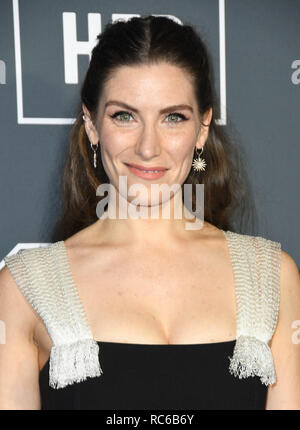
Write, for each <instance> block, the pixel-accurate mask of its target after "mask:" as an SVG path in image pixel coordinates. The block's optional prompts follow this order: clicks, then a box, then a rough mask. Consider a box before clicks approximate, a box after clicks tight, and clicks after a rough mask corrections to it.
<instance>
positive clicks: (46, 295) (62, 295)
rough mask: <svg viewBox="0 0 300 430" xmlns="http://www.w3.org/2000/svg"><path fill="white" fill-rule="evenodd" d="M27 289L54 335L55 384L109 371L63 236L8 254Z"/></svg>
mask: <svg viewBox="0 0 300 430" xmlns="http://www.w3.org/2000/svg"><path fill="white" fill-rule="evenodd" d="M4 261H5V264H6V266H7V267H8V269H9V270H10V272H11V274H12V276H13V278H14V280H15V282H16V284H17V285H18V286H19V288H20V290H21V292H22V293H23V295H24V296H25V297H26V299H27V300H28V301H29V303H30V304H31V305H32V307H33V309H34V310H35V311H36V312H37V314H38V316H39V317H40V318H41V319H42V320H43V323H44V325H45V327H46V329H47V331H48V333H49V335H50V337H51V339H52V342H53V344H54V345H53V347H52V349H51V352H50V366H49V385H50V386H51V387H52V388H63V387H65V386H66V385H70V384H73V383H74V382H80V381H83V380H85V379H87V378H88V377H96V376H100V375H101V374H102V373H103V372H102V369H101V366H100V362H99V345H98V343H97V342H96V341H95V340H94V339H93V336H92V333H91V330H90V327H89V324H88V320H87V317H86V314H85V311H84V308H83V305H82V303H81V300H80V297H79V294H78V290H77V287H76V285H75V283H74V281H73V279H72V275H71V272H70V268H69V262H68V259H67V254H66V249H65V245H64V242H63V241H58V242H54V243H52V244H51V245H49V246H42V247H38V248H29V249H22V250H19V251H18V252H17V253H16V254H13V255H11V256H7V257H5V258H4Z"/></svg>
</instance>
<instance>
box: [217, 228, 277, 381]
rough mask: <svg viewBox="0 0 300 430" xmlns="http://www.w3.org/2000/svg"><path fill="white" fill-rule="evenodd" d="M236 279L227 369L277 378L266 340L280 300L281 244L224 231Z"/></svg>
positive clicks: (261, 376) (271, 334) (264, 377)
mask: <svg viewBox="0 0 300 430" xmlns="http://www.w3.org/2000/svg"><path fill="white" fill-rule="evenodd" d="M223 233H224V234H225V236H226V238H227V243H228V246H229V252H230V256H231V262H232V266H233V272H234V279H235V294H236V303H237V333H236V338H237V340H236V344H235V347H234V351H233V356H232V357H231V358H230V357H229V358H230V366H229V371H230V373H231V374H233V375H234V376H238V377H239V378H247V377H249V376H255V375H257V376H259V377H260V380H261V382H262V383H263V384H265V385H272V384H274V383H275V382H276V373H275V369H274V362H273V356H272V351H271V349H270V347H269V342H270V340H271V338H272V336H273V334H274V331H275V328H276V325H277V319H278V312H279V300H280V265H281V244H280V243H279V242H274V241H272V240H269V239H265V238H263V237H260V236H250V235H246V234H238V233H234V232H231V231H229V230H228V231H226V232H225V231H223Z"/></svg>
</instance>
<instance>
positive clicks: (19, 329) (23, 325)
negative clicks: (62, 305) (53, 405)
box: [0, 266, 40, 410]
mask: <svg viewBox="0 0 300 430" xmlns="http://www.w3.org/2000/svg"><path fill="white" fill-rule="evenodd" d="M0 320H1V328H0V330H1V333H0V334H1V338H0V339H1V342H3V327H4V328H5V337H6V342H5V343H0V409H1V410H3V409H40V390H39V364H38V349H37V347H36V345H35V343H34V340H33V333H34V328H35V326H36V324H37V322H38V317H37V315H36V314H35V313H34V310H33V308H32V307H31V305H30V304H29V302H28V301H27V300H26V299H25V297H24V296H23V294H22V293H21V291H20V290H19V287H18V286H17V285H16V283H15V281H14V279H13V277H12V275H11V273H10V272H9V270H8V268H7V267H6V266H5V267H4V268H3V269H2V270H1V271H0ZM3 323H4V324H3Z"/></svg>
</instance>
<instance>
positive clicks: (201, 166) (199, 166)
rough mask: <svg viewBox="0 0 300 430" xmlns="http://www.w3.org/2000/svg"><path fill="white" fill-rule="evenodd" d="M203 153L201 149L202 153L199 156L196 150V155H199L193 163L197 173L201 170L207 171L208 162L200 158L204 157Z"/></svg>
mask: <svg viewBox="0 0 300 430" xmlns="http://www.w3.org/2000/svg"><path fill="white" fill-rule="evenodd" d="M202 152H203V148H201V152H200V154H198V149H197V148H196V153H197V155H198V158H194V160H193V163H192V166H193V169H194V170H195V171H196V172H199V171H200V170H203V171H204V170H205V167H206V162H205V160H204V159H203V158H201V157H200V156H201V155H202Z"/></svg>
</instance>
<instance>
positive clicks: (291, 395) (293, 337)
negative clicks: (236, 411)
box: [266, 251, 300, 409]
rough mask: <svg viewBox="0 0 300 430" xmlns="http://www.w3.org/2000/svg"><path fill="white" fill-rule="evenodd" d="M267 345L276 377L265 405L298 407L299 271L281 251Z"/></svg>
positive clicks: (299, 361)
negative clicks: (276, 298) (274, 317)
mask: <svg viewBox="0 0 300 430" xmlns="http://www.w3.org/2000/svg"><path fill="white" fill-rule="evenodd" d="M297 321H298V323H297ZM293 323H294V325H293ZM296 326H298V327H299V328H298V333H296V331H297V329H296ZM270 346H271V350H272V354H273V358H274V366H275V371H276V376H277V381H276V383H275V384H274V385H273V386H270V387H269V388H268V395H267V403H266V409H300V275H299V270H298V268H297V265H296V263H295V261H294V260H293V259H292V257H290V256H289V255H288V254H287V253H286V252H285V251H282V258H281V272H280V306H279V318H278V324H277V327H276V330H275V333H274V335H273V338H272V341H271V344H270Z"/></svg>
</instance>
